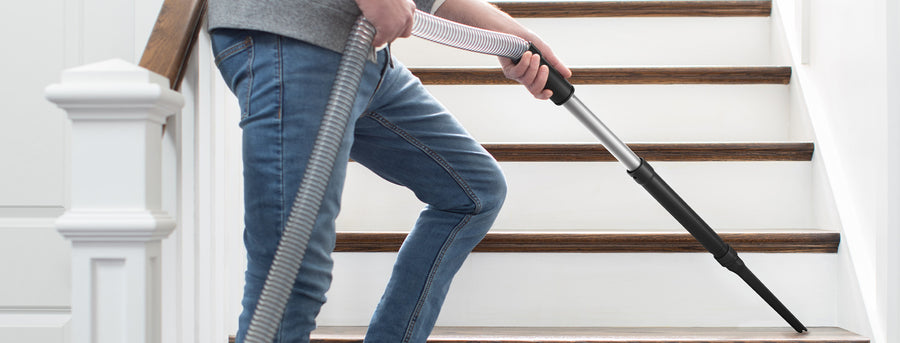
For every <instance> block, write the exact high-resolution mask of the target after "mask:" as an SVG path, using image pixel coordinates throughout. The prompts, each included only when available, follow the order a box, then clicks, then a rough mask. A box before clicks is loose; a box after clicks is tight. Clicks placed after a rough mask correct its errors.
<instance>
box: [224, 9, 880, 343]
mask: <svg viewBox="0 0 900 343" xmlns="http://www.w3.org/2000/svg"><path fill="white" fill-rule="evenodd" d="M497 4H498V5H499V6H500V7H501V8H503V9H504V10H505V11H507V12H508V13H510V14H511V15H513V16H514V17H517V18H519V19H520V20H521V21H522V22H523V23H524V24H525V25H526V26H528V27H530V28H531V29H533V30H534V31H535V32H537V33H538V34H540V35H541V36H542V37H543V38H544V39H545V40H546V41H547V42H548V43H549V44H550V45H551V46H553V47H554V50H555V51H556V53H557V55H559V56H561V58H562V59H563V60H564V61H565V62H566V63H567V65H568V66H569V67H570V68H572V70H573V73H574V76H573V77H572V79H571V82H572V83H573V84H575V85H576V93H577V94H578V96H579V98H580V99H581V100H582V101H584V102H585V104H586V105H587V106H589V107H591V108H592V109H593V111H594V112H595V113H597V114H598V116H599V117H600V118H601V119H602V120H604V122H605V123H606V124H607V125H608V126H609V127H610V128H611V129H612V130H613V131H614V132H616V134H617V135H618V136H619V137H620V138H621V139H622V140H624V141H625V142H628V143H629V145H630V146H631V147H632V148H633V149H634V150H635V152H636V153H637V154H638V155H639V156H642V157H644V158H645V159H647V160H649V161H654V162H655V163H654V167H655V168H656V170H657V171H658V172H659V174H660V175H661V176H662V177H663V178H665V179H666V180H667V181H668V182H669V184H670V185H671V186H672V187H673V188H674V189H675V190H676V191H677V192H678V193H679V194H680V195H681V196H682V197H683V198H685V200H686V201H687V202H688V203H689V204H690V205H691V206H692V207H693V208H694V209H695V210H696V211H697V212H698V213H699V214H700V215H701V216H702V217H703V218H704V219H705V220H706V221H707V222H708V223H709V224H710V225H711V226H712V227H713V228H715V229H716V230H717V231H718V232H719V233H720V235H721V236H722V237H723V238H724V239H725V241H726V242H728V243H729V244H731V245H732V246H733V247H734V248H735V249H736V250H738V252H740V253H741V256H742V257H743V259H744V260H745V261H746V262H747V264H748V266H749V267H750V269H751V270H753V271H754V273H756V274H757V276H759V277H760V279H761V280H762V281H763V282H764V283H766V285H767V286H768V287H769V288H770V289H771V290H772V291H773V292H774V293H775V294H776V295H777V296H778V297H779V298H780V299H781V300H782V301H783V302H784V303H785V304H786V305H787V307H788V308H789V309H791V310H792V311H793V312H794V314H795V315H796V316H797V317H798V318H799V319H800V320H801V321H803V323H804V324H806V325H807V326H808V327H810V332H809V333H806V334H796V333H794V331H793V330H792V329H790V327H788V326H787V325H786V324H785V323H784V322H783V321H782V319H781V318H780V317H778V315H777V314H776V313H775V312H774V311H772V310H771V309H770V308H769V307H768V306H767V305H766V304H765V303H764V302H763V301H762V300H761V299H759V298H758V296H757V295H756V294H755V293H753V291H752V290H751V289H750V288H749V287H747V286H746V285H745V284H744V283H743V282H742V281H741V280H740V279H739V278H737V277H736V276H735V275H733V274H732V273H730V272H728V271H727V270H725V269H723V268H721V267H720V266H719V265H718V264H717V263H716V262H715V260H714V259H713V258H712V256H710V255H709V254H708V253H705V251H704V250H703V249H702V248H701V247H700V246H699V244H697V243H696V242H695V241H694V240H693V239H692V238H691V237H690V235H688V234H687V233H686V232H685V231H684V230H683V229H681V227H680V226H679V225H678V223H677V222H676V221H675V220H673V219H672V218H671V217H670V216H669V215H668V213H666V212H665V211H664V210H663V209H662V208H661V207H660V206H659V205H658V204H656V202H655V201H654V200H653V199H652V198H651V197H650V196H649V195H648V194H647V193H646V192H645V191H644V190H643V189H642V188H641V187H640V186H639V185H637V184H635V183H634V182H633V180H631V178H630V177H629V176H628V175H627V174H626V173H625V170H624V168H623V167H622V166H621V165H620V164H618V163H615V162H613V161H614V159H613V158H612V157H611V156H610V155H609V154H608V153H607V152H606V151H605V149H604V148H603V147H602V146H601V145H599V144H598V143H597V141H596V139H595V138H594V137H593V136H591V134H590V133H589V132H588V131H587V130H586V129H584V128H583V127H582V126H581V125H580V124H579V123H578V122H577V120H575V118H573V117H571V116H570V115H569V114H568V113H567V112H566V111H565V110H564V109H562V108H558V107H556V106H554V105H553V104H552V103H550V102H549V101H543V102H541V101H537V100H534V99H532V98H531V97H530V95H529V94H528V93H527V92H526V91H525V90H524V89H522V87H521V86H519V85H514V84H512V83H511V82H510V81H509V80H506V79H505V78H504V77H503V75H502V73H501V72H500V70H499V69H498V68H497V67H496V66H497V62H496V58H494V57H490V56H481V55H475V54H472V53H467V52H461V51H457V50H454V49H451V48H446V47H442V46H437V45H434V44H432V43H428V42H424V41H421V40H417V39H408V40H403V41H400V42H397V43H395V45H394V48H393V49H392V51H393V52H394V53H395V54H396V55H397V56H398V57H399V58H400V59H401V60H402V61H404V63H406V65H407V66H410V69H412V70H413V72H414V73H415V74H416V75H417V76H419V77H420V78H421V79H422V81H423V82H424V83H425V84H426V85H428V87H429V88H430V90H431V91H432V92H433V93H434V94H435V96H436V97H437V98H438V99H440V100H441V101H442V102H444V104H445V105H446V106H447V107H449V108H450V109H451V111H452V112H454V114H456V115H457V117H458V119H459V120H460V121H461V122H462V123H463V125H464V126H466V127H467V128H468V129H469V131H470V132H471V133H472V134H473V136H475V138H476V139H478V140H479V141H481V142H483V143H484V145H485V147H486V148H487V150H488V151H489V152H491V154H493V155H494V156H495V157H496V158H497V160H498V161H500V162H501V166H502V168H503V169H504V171H505V173H506V175H507V178H508V183H509V195H508V199H507V202H506V205H505V206H504V211H503V212H502V213H501V215H500V217H499V218H498V220H497V222H496V224H495V226H494V229H493V231H492V232H491V233H489V234H488V236H487V237H486V239H485V240H484V241H483V242H482V244H481V245H479V247H478V248H476V253H474V254H473V255H472V256H470V258H469V260H468V261H467V262H466V265H464V266H463V269H462V270H461V271H460V273H459V275H458V276H457V278H456V279H455V281H454V284H453V285H452V287H451V290H450V293H449V295H448V298H447V301H446V304H445V307H444V310H443V312H442V314H441V317H440V318H439V319H438V324H437V325H438V327H437V328H436V330H435V333H434V335H433V337H432V339H431V340H430V342H484V343H488V342H491V343H494V342H497V343H500V342H534V343H537V342H545V343H550V342H623V341H627V342H685V341H702V342H751V341H752V342H760V341H765V342H868V339H867V338H864V337H861V336H858V335H856V334H854V333H852V332H848V331H846V330H843V329H841V328H836V327H834V326H835V323H836V318H837V313H836V312H837V305H836V303H837V299H836V294H837V286H836V281H837V279H838V277H839V276H838V275H837V268H836V267H837V258H836V252H837V249H838V245H839V242H840V234H839V233H838V232H836V231H828V230H822V229H818V228H817V223H818V220H817V219H816V214H815V213H816V211H817V209H816V208H815V205H813V203H814V201H813V200H814V198H813V197H814V196H816V195H817V194H818V193H817V192H816V191H815V190H814V189H813V187H814V186H813V184H812V181H811V178H812V172H811V168H812V166H811V162H810V161H811V159H812V155H813V151H814V146H813V143H811V142H810V137H811V136H810V135H809V133H808V128H807V127H805V126H804V125H803V124H802V123H803V122H804V120H803V119H802V118H801V117H798V113H795V111H792V109H791V100H790V87H791V84H790V83H791V67H789V66H779V65H772V64H773V62H772V61H773V60H775V58H774V57H773V55H774V52H773V48H772V45H773V43H772V42H773V39H774V38H773V34H772V29H771V26H772V23H771V19H770V13H771V6H772V4H771V2H770V1H704V0H700V1H581V2H549V3H548V2H533V1H527V2H500V3H497ZM799 115H802V114H799ZM421 206H422V204H420V203H418V201H417V200H416V199H415V197H413V196H412V194H411V193H409V192H408V191H406V190H403V189H399V188H397V187H396V186H394V185H392V184H389V183H387V182H385V181H383V180H381V179H379V178H378V177H377V176H376V175H374V174H372V173H371V172H369V171H367V170H365V168H363V167H361V166H359V165H356V164H351V166H350V168H349V171H348V180H347V183H346V190H345V196H344V199H343V209H342V215H341V216H340V217H339V218H338V223H337V224H338V230H339V233H338V242H337V248H336V253H335V260H336V266H335V276H334V284H333V286H332V290H331V291H330V292H329V294H328V297H329V302H328V303H327V304H326V305H325V307H324V308H323V310H322V313H321V314H320V316H319V326H320V329H319V330H317V331H316V332H315V333H314V334H313V342H321V343H326V342H327V343H338V342H362V335H363V333H364V330H365V328H364V326H365V325H366V324H367V323H368V320H369V317H370V316H371V313H372V312H373V310H374V308H375V305H376V302H377V301H378V299H379V296H380V294H381V292H382V291H383V287H384V285H385V284H386V283H387V278H388V275H389V273H390V269H391V264H392V262H393V259H394V256H395V255H394V252H396V251H397V249H398V248H399V245H400V243H401V242H402V240H403V238H404V237H405V233H404V230H408V228H409V227H411V226H412V224H413V221H414V220H415V215H416V213H417V212H418V210H419V209H420V208H421ZM233 317H235V318H236V314H235V315H234V316H233Z"/></svg>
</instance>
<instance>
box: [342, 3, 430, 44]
mask: <svg viewBox="0 0 900 343" xmlns="http://www.w3.org/2000/svg"><path fill="white" fill-rule="evenodd" d="M356 5H357V6H359V9H360V10H361V11H362V13H363V15H364V16H366V20H368V21H369V22H370V23H372V26H375V40H374V41H373V42H372V45H373V46H376V47H379V46H382V45H385V44H387V43H390V42H393V41H394V40H395V39H397V38H405V37H409V36H410V34H411V33H412V25H413V14H414V13H415V12H416V4H415V3H414V2H412V0H356Z"/></svg>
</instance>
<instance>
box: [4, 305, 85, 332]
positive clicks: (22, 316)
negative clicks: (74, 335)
mask: <svg viewBox="0 0 900 343" xmlns="http://www.w3.org/2000/svg"><path fill="white" fill-rule="evenodd" d="M71 317H72V309H71V308H69V307H41V306H35V307H8V306H0V327H18V326H28V327H34V326H46V327H62V326H65V325H67V324H68V323H69V319H70V318H71Z"/></svg>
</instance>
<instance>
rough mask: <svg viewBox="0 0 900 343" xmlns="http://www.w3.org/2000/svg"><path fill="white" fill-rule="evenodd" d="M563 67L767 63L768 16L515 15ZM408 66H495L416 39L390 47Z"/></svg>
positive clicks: (486, 59) (487, 59)
mask: <svg viewBox="0 0 900 343" xmlns="http://www.w3.org/2000/svg"><path fill="white" fill-rule="evenodd" d="M519 21H520V22H522V23H523V24H524V25H525V26H526V27H528V28H529V29H531V30H532V31H534V32H536V33H537V34H538V35H540V36H541V38H542V39H543V40H544V41H546V42H547V43H548V44H550V46H551V47H552V48H553V51H554V52H555V53H556V55H557V56H559V57H560V58H561V59H562V60H563V62H564V63H566V64H567V65H569V66H577V65H608V64H648V65H666V64H674V65H686V64H691V65H697V64H709V65H738V64H744V65H754V64H769V63H771V62H770V55H771V53H770V44H769V41H770V36H769V31H770V20H769V18H763V17H731V18H566V19H560V18H533V19H528V18H524V19H519ZM391 47H392V49H391V52H392V53H394V54H395V55H396V56H397V57H398V58H399V59H400V60H401V61H403V63H406V64H407V65H409V66H495V65H497V64H498V63H497V59H496V57H493V56H487V55H482V54H476V53H472V52H466V51H462V50H459V49H454V48H449V47H445V46H442V45H439V44H436V43H432V42H429V41H426V40H423V39H419V38H410V39H400V40H397V41H396V42H395V43H393V45H392V46H391Z"/></svg>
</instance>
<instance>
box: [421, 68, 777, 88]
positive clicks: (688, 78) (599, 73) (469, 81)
mask: <svg viewBox="0 0 900 343" xmlns="http://www.w3.org/2000/svg"><path fill="white" fill-rule="evenodd" d="M409 69H410V70H411V71H412V72H413V74H415V75H416V76H417V77H419V79H421V80H422V83H424V84H426V85H508V84H516V81H513V80H510V79H507V78H506V77H505V76H503V72H502V70H501V69H500V68H493V67H490V68H489V67H420V68H409ZM571 69H572V77H571V78H569V82H571V83H572V84H575V85H578V84H582V85H584V84H592V85H611V84H631V85H636V84H781V85H786V84H789V83H790V80H791V67H785V66H679V67H672V66H641V67H619V66H617V67H574V68H571Z"/></svg>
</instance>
